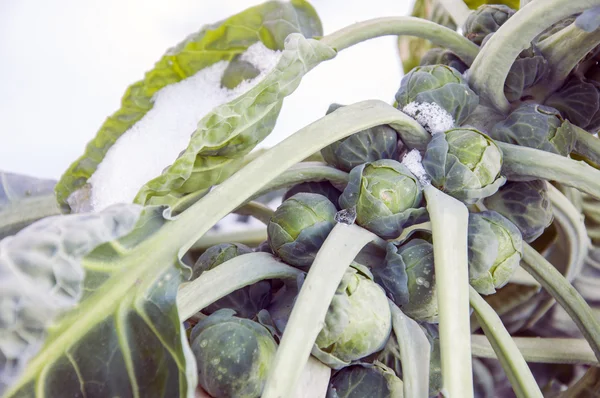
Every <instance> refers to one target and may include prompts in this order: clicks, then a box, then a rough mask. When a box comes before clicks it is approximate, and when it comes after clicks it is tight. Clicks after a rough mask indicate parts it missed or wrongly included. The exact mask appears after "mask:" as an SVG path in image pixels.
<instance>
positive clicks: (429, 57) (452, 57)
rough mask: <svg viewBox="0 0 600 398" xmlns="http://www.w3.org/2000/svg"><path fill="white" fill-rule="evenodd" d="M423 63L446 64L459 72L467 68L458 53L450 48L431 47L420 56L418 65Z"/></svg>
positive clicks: (423, 64) (463, 71)
mask: <svg viewBox="0 0 600 398" xmlns="http://www.w3.org/2000/svg"><path fill="white" fill-rule="evenodd" d="M425 65H447V66H449V67H451V68H454V69H456V70H457V71H458V72H459V73H465V71H466V70H467V69H469V67H468V66H467V64H465V63H464V62H463V61H462V59H460V58H459V57H458V55H456V54H454V53H453V52H452V51H450V50H446V49H443V48H439V47H436V48H432V49H431V50H429V51H427V52H426V53H425V55H423V57H421V64H420V66H425Z"/></svg>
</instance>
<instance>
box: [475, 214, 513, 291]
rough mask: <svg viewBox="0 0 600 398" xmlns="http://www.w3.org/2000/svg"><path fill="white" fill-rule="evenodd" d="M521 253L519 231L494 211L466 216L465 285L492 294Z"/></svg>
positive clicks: (499, 286)
mask: <svg viewBox="0 0 600 398" xmlns="http://www.w3.org/2000/svg"><path fill="white" fill-rule="evenodd" d="M522 253H523V239H522V238H521V232H519V229H518V228H517V227H516V226H515V225H514V224H513V223H512V222H510V220H508V219H507V218H506V217H504V216H502V215H500V214H499V213H496V212H495V211H484V212H481V213H471V214H469V282H470V283H471V286H473V288H475V290H477V291H478V292H479V293H481V294H494V293H495V292H496V289H498V288H501V287H502V286H504V285H505V284H506V283H508V279H509V278H510V277H511V276H512V274H513V273H514V271H515V269H517V267H518V266H519V262H520V261H521V256H522Z"/></svg>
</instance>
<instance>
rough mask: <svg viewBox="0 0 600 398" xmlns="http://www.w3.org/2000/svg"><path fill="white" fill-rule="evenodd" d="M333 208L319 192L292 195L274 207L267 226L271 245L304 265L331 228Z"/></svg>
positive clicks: (307, 263)
mask: <svg viewBox="0 0 600 398" xmlns="http://www.w3.org/2000/svg"><path fill="white" fill-rule="evenodd" d="M336 212H337V209H336V207H335V206H334V204H333V203H331V202H330V201H329V199H327V198H326V197H325V196H323V195H319V194H316V193H304V192H302V193H298V194H296V195H294V196H292V197H291V198H289V199H287V200H286V201H285V202H283V203H282V204H281V205H280V206H279V207H278V208H277V210H276V211H275V214H273V217H271V221H270V222H269V225H268V226H267V231H268V235H269V244H270V245H271V249H272V250H273V252H274V253H276V254H277V255H278V256H279V257H281V258H282V259H283V260H284V261H285V262H287V263H289V264H291V265H295V266H296V267H300V268H303V269H308V268H309V267H310V265H311V264H312V262H313V260H314V258H315V255H316V254H317V252H318V251H319V249H320V248H321V245H322V244H323V241H324V240H325V238H327V235H328V234H329V232H331V230H332V229H333V225H334V224H333V223H334V219H333V218H334V216H335V213H336Z"/></svg>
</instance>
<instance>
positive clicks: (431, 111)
mask: <svg viewBox="0 0 600 398" xmlns="http://www.w3.org/2000/svg"><path fill="white" fill-rule="evenodd" d="M402 112H404V113H406V114H407V115H409V116H411V117H413V118H415V120H416V121H417V122H419V124H420V125H421V126H423V127H425V129H427V130H428V131H429V132H430V133H431V134H438V133H443V132H444V131H447V130H450V129H451V128H453V127H454V119H453V118H452V116H451V115H450V114H449V113H448V112H447V111H446V110H445V109H443V108H442V107H441V106H439V105H438V104H435V103H431V104H430V103H428V102H422V103H418V102H414V101H413V102H411V103H409V104H407V105H406V106H405V107H404V108H402Z"/></svg>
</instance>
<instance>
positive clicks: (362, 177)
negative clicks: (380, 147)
mask: <svg viewBox="0 0 600 398" xmlns="http://www.w3.org/2000/svg"><path fill="white" fill-rule="evenodd" d="M422 199H423V195H422V192H421V187H420V185H419V182H418V180H417V177H415V176H414V175H413V174H412V173H411V172H410V171H409V170H408V168H406V166H404V165H403V164H401V163H399V162H397V161H395V160H389V159H383V160H376V161H375V162H372V163H366V164H362V165H360V166H356V167H355V168H353V169H352V171H351V172H350V180H349V182H348V185H347V186H346V188H345V189H344V192H343V193H342V195H341V196H340V201H339V203H340V206H341V207H342V208H344V209H349V208H355V209H356V222H357V223H358V224H359V225H360V226H362V227H364V228H366V229H368V230H369V231H372V232H374V233H376V234H377V235H379V236H381V237H382V238H384V239H391V238H396V237H398V235H400V234H401V233H402V229H403V228H404V226H405V225H408V224H411V223H415V222H419V221H420V220H423V219H424V218H425V217H426V214H427V211H426V210H425V208H422V207H419V208H417V207H418V206H420V205H421V202H422Z"/></svg>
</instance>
